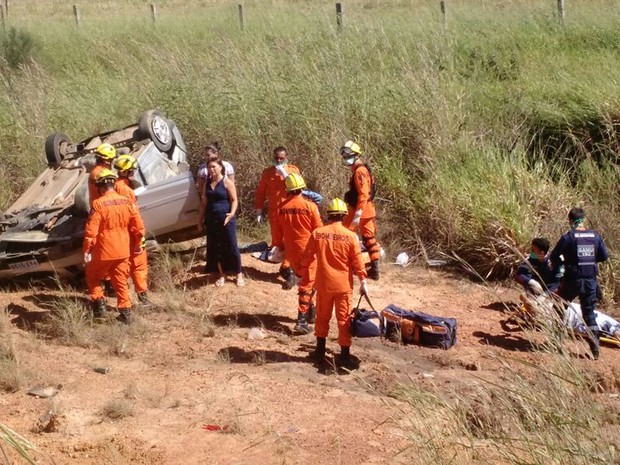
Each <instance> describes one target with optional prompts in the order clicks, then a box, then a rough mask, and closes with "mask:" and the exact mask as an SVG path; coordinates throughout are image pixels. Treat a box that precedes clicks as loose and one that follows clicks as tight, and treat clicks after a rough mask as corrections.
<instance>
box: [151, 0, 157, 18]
mask: <svg viewBox="0 0 620 465" xmlns="http://www.w3.org/2000/svg"><path fill="white" fill-rule="evenodd" d="M151 19H152V20H153V22H156V21H157V7H156V6H155V4H154V3H151Z"/></svg>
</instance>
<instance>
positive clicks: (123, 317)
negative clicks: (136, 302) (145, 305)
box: [118, 308, 133, 325]
mask: <svg viewBox="0 0 620 465" xmlns="http://www.w3.org/2000/svg"><path fill="white" fill-rule="evenodd" d="M118 321H120V322H121V323H123V324H125V325H130V324H131V323H132V322H133V317H132V316H131V308H119V309H118Z"/></svg>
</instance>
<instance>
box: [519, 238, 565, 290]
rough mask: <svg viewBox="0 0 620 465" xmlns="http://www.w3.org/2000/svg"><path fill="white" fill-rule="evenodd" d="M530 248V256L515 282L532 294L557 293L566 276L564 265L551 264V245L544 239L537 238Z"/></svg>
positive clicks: (523, 264) (520, 267) (533, 240)
mask: <svg viewBox="0 0 620 465" xmlns="http://www.w3.org/2000/svg"><path fill="white" fill-rule="evenodd" d="M530 246H531V248H530V255H529V257H528V258H527V260H526V261H525V262H523V263H522V264H521V265H520V266H519V268H518V269H517V273H516V275H515V280H516V281H517V282H518V283H519V284H521V285H522V286H523V287H524V288H525V290H526V291H528V292H531V293H532V294H536V295H539V294H542V293H544V292H549V293H555V292H556V291H557V290H558V287H559V286H560V281H561V280H562V276H563V275H564V268H563V266H562V264H561V263H559V264H558V265H556V266H553V265H552V264H551V260H550V259H549V256H548V252H549V246H550V244H549V241H548V240H547V239H545V238H544V237H535V238H534V239H532V242H531V244H530Z"/></svg>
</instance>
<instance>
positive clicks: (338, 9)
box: [336, 2, 344, 31]
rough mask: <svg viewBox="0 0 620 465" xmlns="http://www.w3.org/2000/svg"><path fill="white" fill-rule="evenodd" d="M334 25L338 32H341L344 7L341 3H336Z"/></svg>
mask: <svg viewBox="0 0 620 465" xmlns="http://www.w3.org/2000/svg"><path fill="white" fill-rule="evenodd" d="M336 25H337V26H338V30H339V31H342V28H343V27H344V5H343V4H342V3H340V2H339V3H336Z"/></svg>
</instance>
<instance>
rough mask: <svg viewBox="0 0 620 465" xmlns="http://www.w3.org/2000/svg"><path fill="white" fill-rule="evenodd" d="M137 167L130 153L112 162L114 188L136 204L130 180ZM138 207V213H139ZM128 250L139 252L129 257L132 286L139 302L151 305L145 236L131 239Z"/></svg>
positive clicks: (147, 305)
mask: <svg viewBox="0 0 620 465" xmlns="http://www.w3.org/2000/svg"><path fill="white" fill-rule="evenodd" d="M137 167H138V161H137V160H136V159H135V158H134V157H132V156H131V155H121V156H120V157H118V158H117V159H116V161H115V162H114V168H116V170H117V173H118V179H117V180H116V182H115V183H114V190H115V191H116V192H117V193H118V194H120V195H122V196H123V197H127V198H128V199H130V200H131V201H132V202H133V203H134V204H135V205H136V206H137V205H138V202H137V199H136V195H135V194H134V191H133V189H132V188H131V182H132V180H133V177H134V174H135V170H136V168H137ZM139 211H140V210H139V208H138V214H139ZM130 250H132V251H136V252H137V251H138V250H140V251H141V252H140V253H133V254H132V255H131V257H130V258H129V275H130V276H131V280H132V281H133V287H134V289H135V291H136V294H137V296H138V300H139V301H140V304H141V305H142V306H144V307H150V306H152V303H151V301H150V300H149V299H148V294H147V292H148V258H147V253H146V238H144V237H142V240H141V241H140V242H139V243H134V242H133V240H132V241H131V244H130Z"/></svg>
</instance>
